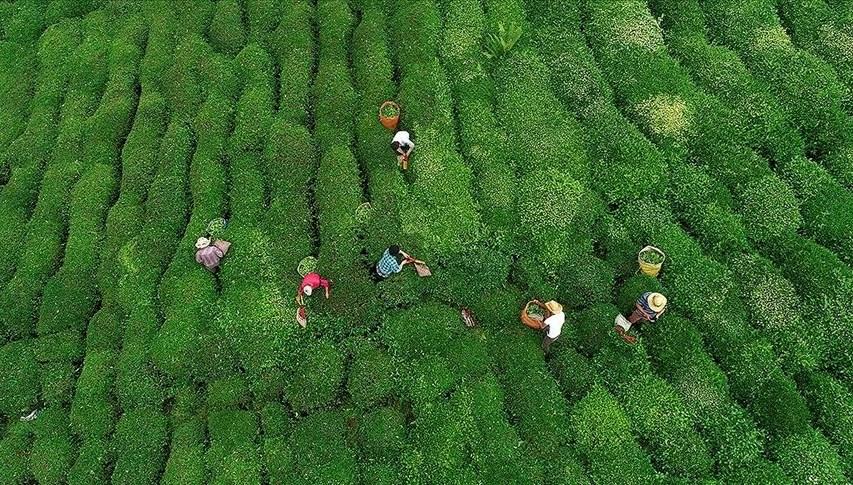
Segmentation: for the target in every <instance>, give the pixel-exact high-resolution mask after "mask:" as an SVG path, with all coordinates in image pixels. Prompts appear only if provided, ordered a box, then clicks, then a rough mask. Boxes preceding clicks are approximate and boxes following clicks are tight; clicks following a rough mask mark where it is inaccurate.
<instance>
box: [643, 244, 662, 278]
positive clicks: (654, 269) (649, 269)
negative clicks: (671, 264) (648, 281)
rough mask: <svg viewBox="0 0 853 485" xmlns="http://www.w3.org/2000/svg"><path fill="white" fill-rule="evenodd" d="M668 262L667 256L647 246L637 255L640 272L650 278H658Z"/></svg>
mask: <svg viewBox="0 0 853 485" xmlns="http://www.w3.org/2000/svg"><path fill="white" fill-rule="evenodd" d="M664 261H666V254H664V253H663V251H661V250H660V249H658V248H656V247H654V246H646V247H644V248H643V249H641V250H640V252H639V253H637V262H638V263H639V264H640V271H642V272H643V274H646V275H649V276H655V277H656V276H657V275H658V273H660V269H661V267H662V266H663V262H664Z"/></svg>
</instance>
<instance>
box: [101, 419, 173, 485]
mask: <svg viewBox="0 0 853 485" xmlns="http://www.w3.org/2000/svg"><path fill="white" fill-rule="evenodd" d="M166 426H167V423H166V417H165V416H163V415H162V414H161V413H160V412H159V411H155V410H151V409H145V408H140V409H137V410H134V411H130V412H128V413H126V414H125V415H124V416H122V417H121V419H119V422H118V425H117V426H116V431H115V438H114V446H115V453H116V464H115V469H114V470H113V474H112V480H113V481H120V482H122V483H150V482H151V481H152V480H154V477H156V476H158V475H159V474H160V473H161V468H162V467H163V464H164V461H165V458H166V456H165V449H166V444H167V436H168V434H167V433H168V431H167V427H166Z"/></svg>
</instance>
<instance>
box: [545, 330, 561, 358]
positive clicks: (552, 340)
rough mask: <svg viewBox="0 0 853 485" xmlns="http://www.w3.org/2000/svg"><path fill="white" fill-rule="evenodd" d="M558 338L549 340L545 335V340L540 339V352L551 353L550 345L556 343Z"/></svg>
mask: <svg viewBox="0 0 853 485" xmlns="http://www.w3.org/2000/svg"><path fill="white" fill-rule="evenodd" d="M558 338H560V337H554V338H551V337H549V336H548V334H547V333H546V334H545V338H543V339H542V350H543V351H545V353H546V354H547V353H549V352H550V351H551V344H552V343H554V341H556V340H557V339H558Z"/></svg>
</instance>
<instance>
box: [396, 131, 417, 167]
mask: <svg viewBox="0 0 853 485" xmlns="http://www.w3.org/2000/svg"><path fill="white" fill-rule="evenodd" d="M391 148H392V149H393V150H394V153H396V154H397V162H398V163H399V164H400V166H401V167H402V168H403V170H406V169H408V168H409V156H410V155H411V154H412V150H414V149H415V144H414V142H412V139H411V137H410V136H409V132H408V131H398V132H397V133H396V134H395V135H394V139H393V140H392V141H391Z"/></svg>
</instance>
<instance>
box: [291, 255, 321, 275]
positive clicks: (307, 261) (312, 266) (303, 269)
mask: <svg viewBox="0 0 853 485" xmlns="http://www.w3.org/2000/svg"><path fill="white" fill-rule="evenodd" d="M316 270H317V258H315V257H314V256H305V257H304V258H302V261H300V262H299V265H298V266H297V267H296V271H297V272H298V273H299V276H303V277H304V276H305V275H307V274H308V273H311V272H313V271H316Z"/></svg>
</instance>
